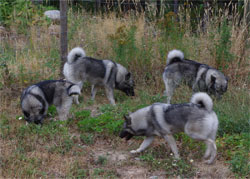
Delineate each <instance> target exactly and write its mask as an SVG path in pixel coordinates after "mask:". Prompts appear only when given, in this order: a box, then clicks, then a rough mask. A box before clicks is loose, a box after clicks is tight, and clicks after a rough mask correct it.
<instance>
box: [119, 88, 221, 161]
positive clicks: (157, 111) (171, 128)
mask: <svg viewBox="0 0 250 179" xmlns="http://www.w3.org/2000/svg"><path fill="white" fill-rule="evenodd" d="M217 128H218V119H217V116H216V114H215V112H214V111H213V102H212V99H211V98H210V97H209V96H208V95H207V94H206V93H203V92H199V93H196V94H194V95H193V97H192V98H191V100H190V103H184V104H172V105H171V104H163V103H155V104H153V105H151V106H148V107H145V108H142V109H139V110H137V111H136V112H134V113H131V114H129V116H125V122H124V126H123V130H122V131H121V133H120V137H121V138H124V137H126V140H129V139H130V138H131V137H133V136H146V137H147V138H146V139H145V140H144V141H143V142H142V144H141V145H140V147H139V148H138V149H136V150H132V151H130V152H131V153H139V152H141V151H143V150H145V149H146V148H147V147H148V146H149V145H150V144H151V143H152V141H153V139H154V136H155V135H157V136H162V137H164V138H165V140H166V141H167V142H168V144H169V145H170V147H171V150H172V151H173V153H174V156H175V157H176V158H179V154H178V149H177V146H176V143H175V140H174V137H173V134H174V133H177V132H185V133H186V134H187V135H188V136H190V137H191V138H193V139H196V140H201V141H204V142H205V143H206V146H207V149H206V152H205V155H204V158H205V159H207V158H209V157H210V158H209V160H208V161H206V163H208V164H211V163H212V162H213V161H214V158H215V156H216V144H215V138H216V132H217Z"/></svg>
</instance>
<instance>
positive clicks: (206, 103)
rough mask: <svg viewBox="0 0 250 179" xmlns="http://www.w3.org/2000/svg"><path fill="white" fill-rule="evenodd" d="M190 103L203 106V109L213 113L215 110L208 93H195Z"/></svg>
mask: <svg viewBox="0 0 250 179" xmlns="http://www.w3.org/2000/svg"><path fill="white" fill-rule="evenodd" d="M190 102H191V103H194V104H199V105H201V107H202V108H205V109H206V110H207V111H210V112H211V111H212V110H213V101H212V99H211V98H210V96H208V94H207V93H203V92H199V93H195V94H194V95H193V96H192V98H191V100H190Z"/></svg>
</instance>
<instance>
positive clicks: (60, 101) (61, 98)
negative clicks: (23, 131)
mask: <svg viewBox="0 0 250 179" xmlns="http://www.w3.org/2000/svg"><path fill="white" fill-rule="evenodd" d="M79 94H80V88H79V86H78V85H75V84H73V83H71V82H67V81H65V80H47V81H42V82H40V83H37V84H34V85H32V86H30V87H28V88H26V89H25V90H24V91H23V93H22V96H21V107H22V111H23V113H24V117H25V120H26V121H28V122H35V123H36V124H42V122H43V118H44V117H45V115H46V114H47V110H48V107H49V105H52V104H53V105H55V106H56V109H57V112H58V114H59V119H60V120H66V119H67V115H68V113H69V110H70V107H71V104H72V100H73V96H74V95H79Z"/></svg>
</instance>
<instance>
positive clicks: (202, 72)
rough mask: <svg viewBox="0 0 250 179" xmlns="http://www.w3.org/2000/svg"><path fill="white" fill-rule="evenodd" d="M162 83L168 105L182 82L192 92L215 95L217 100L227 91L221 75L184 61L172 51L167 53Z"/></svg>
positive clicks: (194, 63)
mask: <svg viewBox="0 0 250 179" xmlns="http://www.w3.org/2000/svg"><path fill="white" fill-rule="evenodd" d="M163 81H164V83H165V87H166V91H165V93H166V96H167V103H170V100H171V97H172V95H173V93H174V90H175V88H177V87H178V86H179V84H180V83H181V82H183V81H184V82H185V83H186V84H187V85H189V86H190V87H191V88H192V90H193V92H197V91H203V92H207V93H208V94H213V95H215V96H216V97H217V99H220V97H221V95H222V94H223V93H225V92H226V91H227V83H228V80H227V78H226V77H225V76H224V75H223V73H221V72H220V71H218V70H216V69H214V68H212V67H210V66H208V65H205V64H201V63H198V62H195V61H192V60H188V59H185V58H184V54H183V53H182V52H181V51H180V50H172V51H170V52H169V53H168V58H167V66H166V68H165V70H164V72H163Z"/></svg>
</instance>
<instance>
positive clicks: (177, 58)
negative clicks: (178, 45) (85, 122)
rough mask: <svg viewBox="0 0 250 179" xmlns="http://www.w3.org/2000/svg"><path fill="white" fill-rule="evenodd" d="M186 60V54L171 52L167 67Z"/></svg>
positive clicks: (176, 51) (178, 51)
mask: <svg viewBox="0 0 250 179" xmlns="http://www.w3.org/2000/svg"><path fill="white" fill-rule="evenodd" d="M183 59H184V54H183V52H182V51H180V50H171V51H170V52H169V53H168V58H167V65H170V64H171V63H174V62H177V61H180V60H183Z"/></svg>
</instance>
